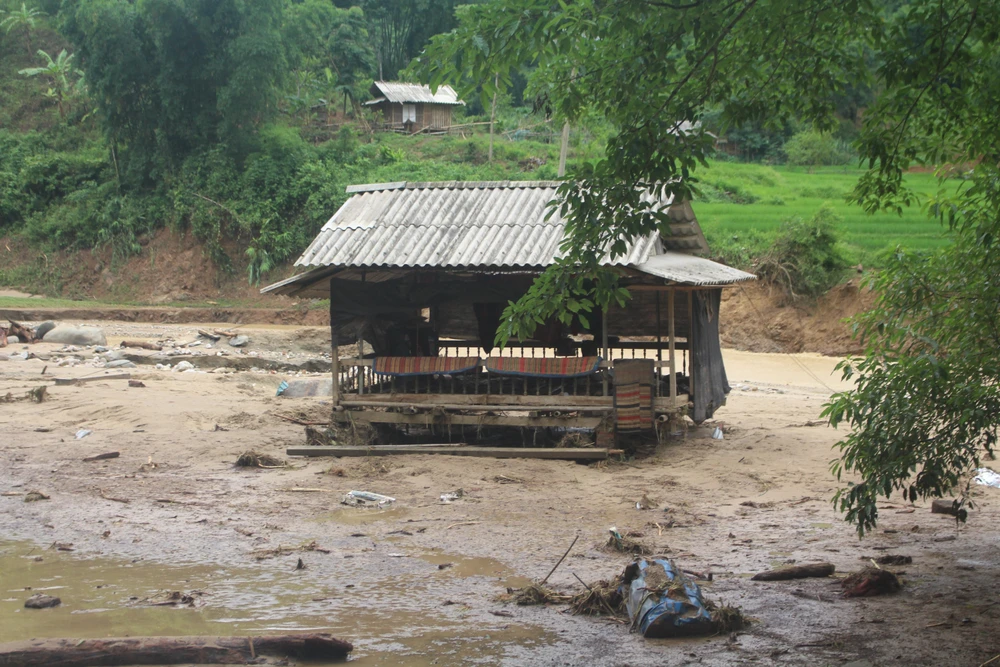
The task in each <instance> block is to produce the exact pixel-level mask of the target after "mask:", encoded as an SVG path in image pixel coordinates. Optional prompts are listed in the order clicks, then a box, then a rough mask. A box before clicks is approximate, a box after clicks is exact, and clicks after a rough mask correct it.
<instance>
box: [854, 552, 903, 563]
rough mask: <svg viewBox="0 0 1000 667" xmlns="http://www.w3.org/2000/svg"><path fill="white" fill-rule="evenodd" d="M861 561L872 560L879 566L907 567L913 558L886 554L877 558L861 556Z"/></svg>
mask: <svg viewBox="0 0 1000 667" xmlns="http://www.w3.org/2000/svg"><path fill="white" fill-rule="evenodd" d="M861 560H874V561H875V562H876V563H878V564H879V565H909V564H910V563H912V562H913V556H901V555H898V554H886V555H885V556H879V557H878V558H872V557H870V556H862V557H861Z"/></svg>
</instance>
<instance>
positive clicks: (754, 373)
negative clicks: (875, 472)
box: [0, 323, 1000, 665]
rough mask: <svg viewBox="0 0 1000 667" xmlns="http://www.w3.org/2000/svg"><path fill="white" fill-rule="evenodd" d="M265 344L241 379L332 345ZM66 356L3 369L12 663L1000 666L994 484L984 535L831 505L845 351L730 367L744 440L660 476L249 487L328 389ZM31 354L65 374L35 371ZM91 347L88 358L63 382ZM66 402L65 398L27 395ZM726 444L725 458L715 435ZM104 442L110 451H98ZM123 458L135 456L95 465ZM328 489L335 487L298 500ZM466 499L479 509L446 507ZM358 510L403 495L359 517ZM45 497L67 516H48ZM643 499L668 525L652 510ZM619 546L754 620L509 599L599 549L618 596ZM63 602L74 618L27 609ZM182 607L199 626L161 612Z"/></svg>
mask: <svg viewBox="0 0 1000 667" xmlns="http://www.w3.org/2000/svg"><path fill="white" fill-rule="evenodd" d="M104 326H105V328H106V331H107V332H108V338H109V346H111V347H114V346H115V345H117V344H118V342H119V341H120V340H121V339H122V338H131V339H135V338H144V339H147V340H157V339H161V338H170V339H172V340H174V341H181V342H186V341H190V340H194V334H195V329H196V328H197V327H195V326H193V325H185V326H174V325H162V324H124V323H117V324H114V323H104ZM245 329H246V330H247V331H248V332H249V333H250V336H251V339H252V342H251V344H250V346H249V347H248V348H247V350H246V351H245V352H244V353H243V354H242V355H238V353H236V352H233V353H232V356H233V357H234V358H235V357H236V356H242V357H247V356H249V355H251V353H254V352H256V356H257V357H258V358H262V359H271V360H273V361H280V360H284V361H285V362H288V363H296V364H298V363H300V362H303V361H306V360H308V359H310V358H316V359H319V358H320V356H319V355H320V354H321V352H322V347H323V343H324V340H323V336H324V333H323V330H322V329H303V328H281V327H270V328H262V329H254V328H252V327H248V328H245ZM59 348H60V346H54V345H48V344H37V345H33V346H31V347H30V350H23V349H22V346H20V345H17V346H12V347H8V348H5V349H4V350H0V354H5V355H13V356H11V358H8V359H6V360H2V361H0V396H4V395H6V394H8V393H9V394H10V396H11V399H13V400H12V402H3V403H0V433H2V434H3V435H2V442H0V493H3V494H4V495H2V496H0V642H2V641H10V640H16V639H24V638H30V637H61V636H71V637H101V636H118V635H125V634H129V635H153V634H156V635H183V634H239V635H249V634H261V633H265V632H274V631H284V630H303V629H315V630H323V631H329V632H332V633H334V634H336V635H338V636H341V637H343V638H346V639H349V640H351V641H353V642H354V644H355V646H356V649H355V652H354V655H353V658H352V662H356V663H357V664H359V665H427V664H448V665H455V664H458V665H462V664H469V665H474V664H483V665H494V664H501V665H521V664H532V665H684V664H699V665H730V664H744V663H754V664H761V665H770V664H775V665H842V664H845V663H850V664H853V665H897V664H899V665H914V664H920V665H939V664H948V665H979V664H981V663H983V662H985V661H987V660H989V659H990V658H993V657H994V656H995V655H996V654H997V653H1000V644H998V642H997V641H996V639H995V637H996V635H997V630H998V629H1000V605H997V603H998V602H1000V597H998V594H997V579H998V574H1000V552H998V550H997V546H996V545H997V542H998V538H1000V528H998V522H997V517H998V508H1000V505H998V500H997V494H998V493H1000V490H996V489H991V488H978V489H977V494H978V496H979V497H978V501H979V502H978V504H977V509H976V510H975V511H974V512H973V513H972V516H971V518H970V522H969V525H968V526H966V527H962V528H959V527H957V526H956V524H955V522H954V520H952V519H950V518H948V517H945V516H942V515H937V514H931V513H930V510H929V507H928V506H927V505H924V504H921V503H918V504H917V505H916V506H909V505H905V504H903V503H902V502H898V503H884V504H883V509H882V512H881V523H880V528H879V530H878V532H876V533H875V534H873V535H871V536H870V537H867V538H865V539H864V540H863V541H859V540H858V538H857V536H856V535H855V533H854V532H853V530H852V529H851V528H850V527H849V526H846V525H845V524H843V522H842V521H841V518H840V516H839V515H838V514H837V513H836V512H835V511H834V509H833V508H832V506H831V504H830V498H831V496H832V494H833V492H834V491H835V489H836V488H837V483H836V481H835V480H834V479H833V478H832V477H831V475H830V472H829V464H830V461H831V460H832V459H833V458H834V457H835V451H834V450H833V449H832V446H833V445H834V443H835V442H836V441H837V435H838V434H837V432H836V431H833V430H831V429H829V428H828V427H826V426H823V425H821V424H818V423H817V422H816V421H814V420H816V419H817V416H818V413H819V411H820V409H821V406H822V404H823V402H824V401H825V400H826V399H827V397H828V396H829V395H830V393H831V392H832V391H834V390H837V389H841V388H843V386H844V385H842V384H841V383H840V382H839V380H838V378H837V377H836V376H834V375H831V372H832V370H833V367H834V365H835V363H836V360H835V359H832V358H828V357H820V356H817V355H806V354H803V355H795V356H789V355H779V354H753V353H746V352H737V351H732V350H729V351H726V352H725V358H726V363H727V369H728V371H729V376H730V379H731V381H732V384H733V385H734V390H733V392H732V394H731V395H730V398H729V404H728V405H727V406H726V407H725V408H724V409H723V410H720V411H719V412H718V413H717V415H716V418H717V420H716V421H715V422H712V423H708V424H705V425H703V426H702V427H698V428H693V427H692V428H691V429H690V430H689V431H688V432H687V434H686V436H685V437H682V438H678V439H676V440H675V441H673V442H671V443H670V444H668V445H664V446H661V447H660V448H659V450H658V451H657V453H656V455H655V456H653V457H652V458H648V459H645V460H642V461H631V462H626V463H601V464H593V465H580V464H576V463H573V462H562V461H538V460H524V459H517V460H503V461H498V460H492V459H475V458H459V457H444V456H439V457H433V456H407V457H398V458H394V459H387V458H383V459H370V460H368V459H342V460H333V459H311V460H303V459H294V460H291V461H289V463H290V465H289V466H288V467H284V468H274V469H241V468H236V467H234V461H235V460H236V458H237V456H238V455H239V454H240V453H241V452H243V451H245V450H248V449H255V450H257V451H259V452H262V453H267V454H270V455H273V456H276V457H280V458H284V449H285V447H287V446H291V445H295V446H298V445H302V444H303V443H304V435H303V430H302V427H301V426H298V425H296V424H293V423H290V422H287V421H285V420H282V419H281V418H279V417H277V416H275V415H276V414H278V413H281V414H292V413H295V414H307V415H308V414H312V415H317V416H321V415H323V413H324V411H325V410H326V407H324V405H323V399H315V398H313V399H285V398H280V397H276V396H275V389H276V387H277V385H278V384H279V383H280V382H281V380H282V379H291V377H292V375H291V374H295V376H296V377H298V376H309V372H308V371H306V370H301V369H300V370H288V369H285V370H277V369H274V370H268V369H265V368H261V367H257V366H254V365H253V364H252V363H251V365H249V366H247V365H245V364H244V365H243V366H241V367H240V369H238V370H235V371H232V372H226V371H218V370H215V369H214V368H209V367H205V368H203V369H202V370H192V371H188V372H180V373H178V372H175V371H171V370H165V369H160V370H158V369H156V367H155V366H153V365H151V364H139V365H138V367H137V368H132V369H127V370H126V371H125V372H127V373H130V374H131V378H132V379H137V380H140V381H142V382H143V383H144V384H145V387H141V388H138V387H129V386H128V383H127V380H125V379H109V380H100V381H96V382H90V383H87V384H83V385H76V386H72V385H71V386H56V385H55V384H54V383H53V382H52V381H51V378H52V377H53V376H55V377H82V376H93V375H95V374H96V375H100V374H101V373H106V372H108V371H103V370H98V369H97V368H95V367H94V366H93V365H92V362H91V361H90V359H91V357H92V351H89V350H82V351H76V352H75V353H73V352H71V351H70V352H64V353H57V351H58V350H59ZM24 351H29V352H32V353H35V354H36V355H37V356H39V357H46V356H47V355H52V354H53V353H55V356H49V357H48V358H47V359H42V358H33V359H19V358H18V354H19V353H23V352H24ZM216 351H218V350H216ZM228 352H229V351H227V353H228ZM67 354H74V355H75V356H77V357H79V359H80V360H81V361H79V362H77V363H76V364H75V365H72V364H64V365H63V366H58V358H59V357H60V356H66V355H67ZM205 356H208V355H205ZM227 356H229V355H228V354H227ZM251 358H252V357H251ZM172 363H175V360H174V361H173V362H172ZM263 365H264V364H261V366H263ZM43 368H45V369H46V371H45V373H44V375H43V374H42V370H43ZM254 368H256V370H254ZM288 368H293V367H288ZM209 371H212V372H209ZM111 372H115V373H119V372H122V371H120V370H118V369H115V370H114V371H111ZM316 377H318V375H317V376H316ZM43 384H44V385H46V386H47V395H46V400H44V402H42V403H34V402H31V401H29V400H20V399H21V398H22V397H24V396H25V395H26V392H28V391H29V390H30V389H32V388H34V387H37V386H40V385H43ZM716 426H723V427H724V431H725V435H724V439H723V440H721V441H720V440H714V439H712V438H711V437H710V436H711V433H712V431H713V430H714V428H715V427H716ZM81 429H83V430H89V431H91V433H90V434H89V435H87V436H86V437H83V438H82V439H76V437H75V434H76V433H77V432H78V431H80V430H81ZM110 451H118V452H120V456H119V457H118V458H115V459H110V460H101V461H95V462H89V463H87V462H83V461H82V459H83V458H85V457H90V456H94V455H97V454H101V453H104V452H110ZM302 487H305V488H311V489H322V490H321V491H312V492H301V491H290V490H289V489H293V488H302ZM457 488H462V489H463V490H464V492H465V496H464V498H463V499H461V500H459V501H457V502H454V503H450V504H442V503H441V502H440V501H439V500H438V498H439V496H440V495H441V494H442V493H445V492H447V491H452V490H454V489H457ZM352 489H357V490H368V491H374V492H377V493H382V494H387V495H391V496H393V497H395V498H396V499H397V501H396V503H394V504H393V505H391V506H390V507H389V508H387V509H383V510H377V509H361V508H348V507H344V506H342V505H340V504H339V500H340V498H341V496H342V495H343V494H344V493H346V492H347V491H349V490H352ZM31 490H38V491H41V492H43V493H44V494H46V495H48V496H50V498H49V499H48V500H40V501H36V502H25V495H24V494H26V493H27V492H28V491H31ZM644 494H645V495H647V496H648V497H649V498H650V499H652V500H653V501H654V502H655V503H656V504H657V507H656V508H655V509H651V510H644V511H643V510H637V509H636V508H635V502H636V501H637V500H639V499H640V498H641V497H642V496H643V495H644ZM611 526H616V527H617V528H618V529H619V530H635V531H638V532H641V533H642V534H643V537H642V538H640V539H641V541H643V542H646V543H647V544H649V545H650V546H652V547H653V548H654V549H655V550H656V551H657V552H660V553H664V554H666V555H668V556H670V557H671V558H673V559H675V561H676V562H677V563H678V564H680V565H681V566H682V567H685V568H688V569H692V570H711V571H712V573H713V575H714V577H713V581H712V582H711V583H706V584H705V585H704V589H705V592H706V594H707V595H708V596H709V597H710V598H712V599H714V600H716V601H722V602H725V603H729V604H733V605H738V606H739V607H741V608H742V610H743V611H744V613H746V614H748V615H749V616H751V617H753V619H754V621H753V623H752V625H751V626H750V627H749V628H747V629H746V630H744V631H742V632H740V633H737V634H735V635H726V636H717V637H711V638H702V639H692V640H655V641H649V640H644V639H642V638H641V637H639V636H637V635H635V634H630V632H629V629H628V627H627V626H624V625H622V624H619V623H615V622H610V621H608V620H604V619H600V618H587V617H579V616H573V615H571V614H569V613H567V612H566V609H565V607H562V606H549V607H517V606H512V605H509V604H505V603H503V602H501V601H498V600H497V599H496V597H497V596H498V595H499V594H502V593H503V592H504V590H505V588H506V587H507V586H517V585H523V584H524V583H526V582H527V581H529V580H530V579H533V578H541V577H543V576H545V574H546V573H547V572H548V571H549V570H550V569H551V568H552V566H553V565H554V564H555V562H556V561H557V560H558V558H559V556H560V555H561V554H562V553H563V551H564V550H565V549H566V547H567V546H568V545H569V544H570V543H571V542H572V540H573V539H574V537H575V536H577V535H579V536H580V539H579V541H578V542H577V545H576V547H575V548H574V549H573V551H572V552H571V554H570V556H569V557H568V558H567V559H566V561H565V562H564V563H563V564H562V566H561V567H560V568H559V569H558V570H557V571H556V573H555V574H554V575H553V577H552V579H551V580H550V583H551V584H552V585H554V586H555V587H556V588H558V589H560V590H565V591H568V592H577V591H579V590H581V588H582V587H581V585H580V584H579V583H578V582H577V580H576V579H575V578H574V576H573V575H574V574H575V575H577V576H579V577H580V578H581V579H583V580H584V581H587V582H592V581H595V580H599V579H606V578H610V577H612V576H615V575H617V574H618V573H619V572H620V571H621V569H622V568H623V566H624V565H625V564H626V563H627V562H628V560H629V559H628V558H627V557H626V556H623V555H619V554H612V553H608V552H606V551H604V550H602V549H601V548H600V545H601V544H602V543H603V542H604V541H605V540H606V537H607V531H608V528H609V527H611ZM60 545H61V546H62V547H63V549H67V550H59V547H60ZM286 548H287V549H286ZM886 554H903V555H909V556H912V557H913V563H912V564H910V565H905V566H901V567H898V568H896V569H897V570H898V571H899V572H901V577H902V579H903V580H904V581H905V587H904V589H903V591H902V592H900V593H898V594H896V595H891V596H885V597H878V598H867V599H843V598H841V597H839V596H838V592H839V590H840V589H839V585H838V582H837V581H836V580H834V579H809V580H801V581H792V582H775V583H762V582H753V581H750V579H749V577H750V576H751V575H752V574H754V573H755V572H758V571H760V570H763V569H767V568H769V567H773V566H777V565H782V564H785V563H800V564H801V563H806V562H813V561H819V560H824V561H829V562H832V563H834V564H835V565H836V567H837V571H838V573H846V572H850V571H854V570H857V569H859V568H860V567H861V566H863V565H864V564H865V562H866V561H865V560H863V558H864V557H871V556H879V555H886ZM300 558H301V560H302V563H303V564H304V566H305V568H304V569H301V570H297V569H296V565H297V563H298V560H299V559H300ZM448 564H450V565H448ZM441 566H444V567H441ZM29 588H30V590H28V589H29ZM39 590H41V591H47V592H49V593H51V594H55V595H59V596H60V597H61V598H62V600H63V604H62V605H61V606H60V607H57V608H55V609H47V610H31V609H24V608H23V603H24V600H25V599H26V598H27V597H28V596H29V595H31V594H32V593H33V592H37V591H39ZM170 591H180V592H182V593H185V594H190V595H191V597H192V599H193V604H194V606H181V607H179V608H174V607H171V606H153V605H152V604H151V603H153V602H156V601H162V600H163V597H162V596H163V595H164V594H165V593H166V592H170ZM498 614H499V615H498Z"/></svg>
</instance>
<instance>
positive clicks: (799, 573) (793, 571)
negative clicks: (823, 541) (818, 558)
mask: <svg viewBox="0 0 1000 667" xmlns="http://www.w3.org/2000/svg"><path fill="white" fill-rule="evenodd" d="M836 569H837V568H836V567H834V565H833V563H809V564H806V565H791V566H789V567H779V568H778V569H777V570H768V571H767V572H758V573H757V574H755V575H753V576H752V577H750V580H751V581H787V580H789V579H808V578H809V577H829V576H830V575H831V574H833V573H834V572H835V571H836Z"/></svg>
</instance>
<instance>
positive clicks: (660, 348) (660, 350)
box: [642, 292, 673, 396]
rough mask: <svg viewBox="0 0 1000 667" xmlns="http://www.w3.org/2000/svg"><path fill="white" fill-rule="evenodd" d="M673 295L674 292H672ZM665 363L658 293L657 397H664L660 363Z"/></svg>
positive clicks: (644, 355) (644, 356) (644, 353)
mask: <svg viewBox="0 0 1000 667" xmlns="http://www.w3.org/2000/svg"><path fill="white" fill-rule="evenodd" d="M671 294H672V292H671ZM642 358H643V359H645V358H646V352H645V350H643V353H642ZM662 361H663V336H662V334H661V331H660V293H659V292H657V293H656V395H657V396H660V395H662V393H663V392H662V390H661V389H660V387H661V386H662V384H663V383H662V382H661V380H662V379H663V369H662V368H661V367H660V362H662ZM672 374H673V369H671V375H672Z"/></svg>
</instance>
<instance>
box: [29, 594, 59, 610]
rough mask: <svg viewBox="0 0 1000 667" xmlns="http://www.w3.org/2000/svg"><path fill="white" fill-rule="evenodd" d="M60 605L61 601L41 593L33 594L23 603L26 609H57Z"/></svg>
mask: <svg viewBox="0 0 1000 667" xmlns="http://www.w3.org/2000/svg"><path fill="white" fill-rule="evenodd" d="M61 604H62V600H61V599H59V598H56V597H52V596H51V595H44V594H42V593H35V594H34V595H32V596H31V597H30V598H28V599H27V600H25V601H24V607H25V608H26V609H48V608H49V607H58V606H59V605H61Z"/></svg>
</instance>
